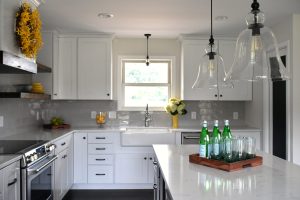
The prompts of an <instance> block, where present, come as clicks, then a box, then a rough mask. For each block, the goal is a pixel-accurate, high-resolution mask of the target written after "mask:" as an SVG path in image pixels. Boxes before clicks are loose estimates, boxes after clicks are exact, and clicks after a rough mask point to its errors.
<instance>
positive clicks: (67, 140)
mask: <svg viewBox="0 0 300 200" xmlns="http://www.w3.org/2000/svg"><path fill="white" fill-rule="evenodd" d="M72 136H73V134H70V135H68V136H66V137H63V138H62V139H60V140H57V141H55V142H54V144H55V145H56V149H55V154H56V155H57V154H59V153H60V152H62V151H63V150H65V149H66V148H68V147H69V146H70V144H71V142H72Z"/></svg>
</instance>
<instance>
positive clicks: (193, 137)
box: [183, 136, 200, 140]
mask: <svg viewBox="0 0 300 200" xmlns="http://www.w3.org/2000/svg"><path fill="white" fill-rule="evenodd" d="M183 138H184V139H187V140H192V139H200V137H199V136H183Z"/></svg>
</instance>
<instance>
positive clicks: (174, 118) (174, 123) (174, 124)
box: [172, 115, 178, 128]
mask: <svg viewBox="0 0 300 200" xmlns="http://www.w3.org/2000/svg"><path fill="white" fill-rule="evenodd" d="M172 128H178V115H172Z"/></svg>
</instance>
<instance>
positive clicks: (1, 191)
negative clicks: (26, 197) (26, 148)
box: [0, 161, 21, 200]
mask: <svg viewBox="0 0 300 200" xmlns="http://www.w3.org/2000/svg"><path fill="white" fill-rule="evenodd" d="M20 183H21V180H20V162H19V161H17V162H15V163H12V164H10V165H9V166H7V167H5V168H3V169H1V170H0V200H20V198H21V197H20V195H21V192H20V188H21V185H20Z"/></svg>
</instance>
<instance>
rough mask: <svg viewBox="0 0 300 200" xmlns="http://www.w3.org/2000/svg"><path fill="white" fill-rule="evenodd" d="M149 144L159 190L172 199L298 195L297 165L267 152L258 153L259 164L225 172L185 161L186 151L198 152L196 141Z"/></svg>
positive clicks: (287, 198) (280, 199) (267, 199)
mask: <svg viewBox="0 0 300 200" xmlns="http://www.w3.org/2000/svg"><path fill="white" fill-rule="evenodd" d="M153 148H154V151H155V154H156V158H157V161H158V166H159V168H160V176H161V179H163V181H162V183H160V185H163V187H161V186H160V187H159V188H160V190H163V191H160V193H163V194H164V195H165V193H166V194H168V195H169V196H170V197H169V198H171V199H173V200H198V199H202V200H214V199H218V200H230V199H234V200H239V199H241V200H296V199H298V200H299V199H300V189H299V186H300V166H297V165H294V164H292V163H290V162H287V161H285V160H282V159H280V158H277V157H275V156H272V155H270V154H266V153H263V152H259V153H258V155H260V156H263V165H262V166H258V167H252V168H245V169H243V170H240V171H236V172H225V171H221V170H217V169H212V168H209V167H205V166H201V165H196V164H192V163H189V155H190V154H193V153H197V152H198V145H153ZM168 195H167V196H168ZM167 199H168V198H167Z"/></svg>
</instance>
